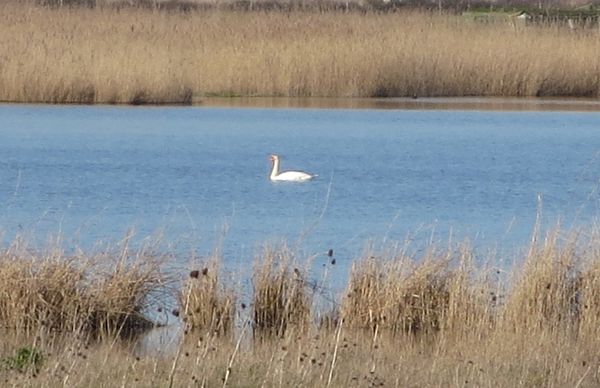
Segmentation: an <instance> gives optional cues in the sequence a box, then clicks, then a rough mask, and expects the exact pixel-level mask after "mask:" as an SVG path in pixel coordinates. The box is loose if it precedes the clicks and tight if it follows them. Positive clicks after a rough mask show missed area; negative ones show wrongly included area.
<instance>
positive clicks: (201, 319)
mask: <svg viewBox="0 0 600 388" xmlns="http://www.w3.org/2000/svg"><path fill="white" fill-rule="evenodd" d="M219 263H220V262H219V259H217V258H213V259H212V260H210V261H209V262H208V263H207V266H205V267H203V268H202V269H201V270H192V271H191V272H190V276H189V280H188V284H187V286H186V288H185V290H184V291H182V293H181V295H180V296H179V300H180V302H179V303H180V306H181V307H182V308H183V314H184V321H185V323H186V327H187V329H188V330H190V331H201V332H203V333H208V334H210V335H219V336H223V335H229V334H231V333H232V332H233V328H234V323H235V315H236V296H235V292H234V291H233V290H232V289H227V288H226V286H225V284H224V283H223V282H220V281H219Z"/></svg>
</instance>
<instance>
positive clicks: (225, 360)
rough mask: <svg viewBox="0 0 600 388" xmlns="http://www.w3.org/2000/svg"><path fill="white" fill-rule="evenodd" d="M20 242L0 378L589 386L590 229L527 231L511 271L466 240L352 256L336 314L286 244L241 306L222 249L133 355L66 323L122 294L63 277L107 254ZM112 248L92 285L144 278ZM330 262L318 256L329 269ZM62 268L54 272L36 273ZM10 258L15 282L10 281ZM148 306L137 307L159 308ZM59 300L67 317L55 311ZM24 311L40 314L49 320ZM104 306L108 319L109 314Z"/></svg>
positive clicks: (124, 340) (598, 359) (7, 382)
mask: <svg viewBox="0 0 600 388" xmlns="http://www.w3.org/2000/svg"><path fill="white" fill-rule="evenodd" d="M27 252H30V250H27V249H22V245H18V244H16V246H13V247H11V248H9V249H8V250H7V251H5V252H4V253H3V256H2V257H3V260H4V262H3V265H2V266H0V276H2V278H3V279H4V281H7V280H8V279H10V278H15V279H20V280H21V281H23V282H24V279H27V282H26V284H28V286H27V287H26V289H27V290H29V291H28V294H25V295H26V296H25V297H23V296H22V295H23V293H24V292H25V291H24V290H25V287H22V288H19V286H18V283H19V282H18V281H17V283H11V284H12V286H10V288H9V287H5V288H3V289H1V290H0V303H1V304H2V306H3V307H2V310H1V311H2V312H3V315H2V316H1V317H0V318H1V319H2V321H1V322H2V326H3V327H4V329H3V332H2V337H1V338H2V340H0V381H2V382H3V386H23V385H28V386H60V385H68V386H81V387H83V386H227V385H229V386H242V387H258V386H334V387H342V386H356V387H365V386H373V387H374V386H398V387H421V386H449V385H457V386H495V387H496V386H500V387H517V386H522V387H546V386H559V387H573V386H579V387H592V386H598V385H599V384H600V353H599V351H598V349H600V335H599V334H600V299H599V298H598V295H599V294H600V271H599V268H600V240H599V237H598V233H596V232H593V231H592V233H591V235H587V234H585V233H583V232H580V233H576V234H574V233H569V234H564V233H560V232H558V231H556V232H552V233H549V234H548V235H547V236H546V238H545V239H543V240H542V241H539V242H537V241H535V239H534V242H533V243H532V245H531V247H529V248H528V249H527V251H526V252H525V255H524V258H523V259H522V260H519V263H518V264H516V265H515V268H514V273H511V272H510V271H508V272H507V271H506V269H500V268H495V267H492V266H489V267H488V266H486V265H485V264H484V263H483V262H482V258H481V257H480V258H478V259H477V260H475V252H474V250H473V249H471V248H470V247H469V246H468V245H465V244H463V245H460V246H457V247H450V248H444V249H441V248H440V247H436V246H432V247H429V248H428V249H426V250H425V251H423V252H424V253H420V254H413V253H410V251H409V250H408V248H404V249H400V250H398V249H396V250H390V251H386V252H368V253H366V254H365V255H364V257H363V258H361V259H359V260H357V261H356V262H355V264H354V266H353V269H352V270H351V273H350V276H349V278H348V285H347V289H346V290H345V291H344V292H343V294H342V295H340V296H339V298H337V299H336V300H335V301H334V302H333V303H332V304H330V305H329V306H330V307H331V309H324V308H322V307H321V308H317V307H315V306H317V305H318V304H317V303H316V300H317V299H318V298H320V297H321V296H322V294H321V293H320V292H319V290H321V289H322V288H323V287H324V286H325V282H324V281H323V279H325V278H323V279H321V280H320V281H315V280H311V279H312V277H311V276H310V275H309V272H310V270H309V268H310V260H309V261H308V263H305V262H304V261H299V260H298V259H297V258H296V257H294V255H293V253H292V252H290V251H289V250H287V249H285V248H279V249H267V250H265V251H264V252H263V253H261V254H260V255H258V258H257V260H256V263H255V266H254V273H253V275H252V287H251V288H252V290H253V292H252V296H251V297H250V299H245V298H244V300H245V301H246V302H247V303H249V305H245V304H244V303H241V302H240V300H241V298H237V297H236V295H238V296H239V295H240V293H241V291H239V290H236V289H235V287H234V284H232V281H231V278H227V279H226V280H224V279H223V278H222V277H221V276H220V274H221V273H222V271H219V269H218V267H219V260H218V259H210V260H209V261H208V262H198V263H192V266H193V267H196V266H197V267H196V268H197V269H192V270H191V271H190V272H189V276H186V277H185V279H183V283H182V284H181V288H180V290H181V291H178V292H176V294H177V296H176V299H177V300H178V301H179V307H178V308H176V309H174V310H173V311H172V312H170V314H171V315H172V316H175V317H179V319H180V323H181V330H180V336H176V337H175V338H174V339H172V342H170V343H160V342H159V343H155V344H154V348H153V349H152V350H151V351H147V350H146V351H141V350H140V345H139V344H138V340H136V338H135V337H123V336H118V335H116V334H118V333H115V332H114V331H113V332H105V335H104V336H97V335H96V336H92V335H90V331H89V327H90V326H88V325H82V324H79V325H72V324H68V322H72V321H78V322H79V321H81V322H86V320H85V319H87V317H89V313H88V310H82V309H81V307H79V305H78V304H77V303H76V302H77V301H79V300H81V299H86V300H87V301H88V302H87V304H86V306H95V310H94V311H97V312H102V311H114V310H110V309H106V308H104V309H103V307H102V306H105V305H103V304H102V303H100V302H101V301H105V300H107V299H111V300H113V301H117V300H120V298H121V297H123V296H126V295H130V294H131V291H130V290H131V288H127V287H105V288H100V289H99V290H98V291H97V292H96V293H95V294H93V295H92V296H90V294H86V292H85V290H87V289H88V288H86V287H85V286H86V285H88V284H91V283H88V282H89V281H90V280H88V281H87V282H86V281H83V280H82V281H83V283H81V284H80V287H73V286H71V284H72V282H68V281H67V282H66V281H65V278H66V279H70V278H71V277H75V278H77V279H88V276H89V274H90V273H96V272H95V271H92V272H90V268H97V265H98V264H99V263H105V262H106V260H107V257H106V256H104V257H101V256H82V257H79V258H78V260H74V261H69V260H67V259H68V258H66V257H63V256H62V255H60V254H58V253H57V252H56V251H53V252H55V254H54V255H53V256H52V255H47V254H46V255H43V256H41V257H40V256H39V255H35V254H29V255H28V254H27ZM118 252H121V254H119V255H118V256H117V257H119V258H120V259H119V260H118V261H117V262H118V263H121V267H117V270H112V271H108V272H104V273H102V275H101V276H94V277H92V278H90V279H98V278H100V279H104V282H99V283H98V284H104V283H105V282H106V281H107V280H108V279H113V278H114V274H115V273H120V276H119V278H120V279H127V280H123V281H121V282H119V284H139V283H140V280H139V279H140V278H139V273H140V269H141V268H146V267H145V265H146V264H145V263H146V261H147V260H142V261H139V260H137V258H141V257H145V258H146V259H147V257H148V255H144V254H142V253H143V252H140V253H135V252H131V251H128V250H123V249H121V250H120V251H118ZM123 252H124V253H123ZM100 257H101V258H100ZM334 258H335V256H334V255H333V252H329V257H328V260H329V264H328V265H329V266H333V265H335V262H334V261H333V259H334ZM7 261H9V262H10V263H12V266H9V265H5V264H6V262H7ZM490 261H492V259H490ZM61 262H64V263H65V266H59V267H57V268H58V270H56V271H47V270H46V268H47V266H48V263H54V264H58V263H61ZM126 264H127V265H126ZM304 264H307V265H304ZM7 268H8V269H7ZM15 268H20V269H21V271H20V272H19V271H17V272H18V273H21V274H23V275H20V276H21V277H17V276H13V275H11V276H8V275H7V274H8V273H10V274H14V273H16V272H15ZM65 268H69V269H66V270H65ZM109 268H113V267H112V266H109ZM119 268H120V269H119ZM81 269H85V270H84V271H81ZM28 273H29V274H35V277H31V276H30V275H25V274H28ZM57 273H60V274H63V275H64V276H57V275H56V274H57ZM150 273H152V274H154V275H153V276H152V277H149V278H150V279H154V280H152V281H147V282H146V283H145V284H146V287H145V288H143V290H144V291H143V292H138V293H136V295H137V296H138V298H137V299H136V300H138V301H140V302H141V303H147V302H148V297H149V296H150V294H152V293H155V292H156V291H157V290H159V289H164V283H163V284H162V285H161V282H160V281H157V280H156V279H158V278H160V279H163V278H162V277H161V276H158V275H157V274H160V273H161V272H160V271H156V270H152V271H150ZM67 275H69V276H67ZM28 276H29V277H28ZM144 279H148V277H144ZM48 290H52V292H49V291H48ZM48 295H53V296H56V295H60V296H61V298H62V299H61V302H60V303H56V304H54V305H53V304H52V303H53V301H54V299H49V298H48ZM82 296H86V298H83V297H82ZM130 300H131V299H130ZM7 301H11V303H8V302H7ZM126 306H130V307H128V309H125V308H124V307H122V308H121V312H120V315H119V317H121V321H120V322H121V325H123V324H124V323H123V322H128V321H127V317H130V316H131V317H137V316H139V313H140V311H139V308H135V307H132V306H136V304H131V303H128V304H126ZM144 306H146V309H145V311H146V312H147V311H149V310H151V309H153V308H154V309H155V308H156V305H155V304H152V303H150V304H145V305H144ZM160 306H162V305H160ZM161 308H162V307H159V309H161ZM56 309H59V310H58V311H59V312H60V313H61V314H62V315H56V314H54V315H53V314H50V312H52V311H56ZM24 311H33V312H38V311H42V312H45V315H44V318H45V320H44V321H38V320H32V319H31V317H32V316H33V317H37V316H38V315H36V314H39V313H35V314H34V313H31V312H29V313H24ZM97 315H98V314H97ZM63 316H64V317H67V318H68V319H66V320H65V319H63ZM99 316H101V317H104V318H102V320H101V322H107V318H106V317H107V315H102V314H100V315H99ZM73 317H81V318H77V319H74V318H73ZM84 318H85V319H84ZM78 319H79V320H78ZM174 319H175V318H174ZM25 323H27V326H25ZM52 323H54V324H52ZM175 329H176V327H175ZM138 332H141V330H138Z"/></svg>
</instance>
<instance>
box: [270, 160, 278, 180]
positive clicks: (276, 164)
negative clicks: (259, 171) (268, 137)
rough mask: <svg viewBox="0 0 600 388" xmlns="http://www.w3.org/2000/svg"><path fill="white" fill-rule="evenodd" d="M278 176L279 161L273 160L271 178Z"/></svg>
mask: <svg viewBox="0 0 600 388" xmlns="http://www.w3.org/2000/svg"><path fill="white" fill-rule="evenodd" d="M277 175H279V159H274V160H273V168H271V178H275V177H276V176H277Z"/></svg>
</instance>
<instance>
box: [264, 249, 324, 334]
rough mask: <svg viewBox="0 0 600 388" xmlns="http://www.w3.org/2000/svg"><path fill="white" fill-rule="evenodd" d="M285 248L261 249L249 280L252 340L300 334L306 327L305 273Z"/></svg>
mask: <svg viewBox="0 0 600 388" xmlns="http://www.w3.org/2000/svg"><path fill="white" fill-rule="evenodd" d="M300 268H301V267H300V266H299V263H298V262H297V261H296V260H295V258H294V256H293V254H292V253H291V252H290V251H289V250H288V249H287V248H285V247H283V248H280V249H273V248H265V250H264V252H263V254H262V255H260V256H259V257H258V258H257V260H256V263H255V267H254V274H253V279H252V286H253V302H252V315H253V317H252V323H253V329H254V333H255V336H256V337H259V338H260V337H263V336H271V335H276V336H283V335H284V334H285V333H286V331H288V330H290V329H293V330H294V331H297V332H302V331H304V330H305V329H306V327H307V326H308V325H309V324H310V317H311V311H310V310H311V304H312V303H311V300H310V296H309V294H308V288H307V287H308V283H307V280H308V279H307V276H308V274H307V271H306V270H305V269H304V268H303V269H300Z"/></svg>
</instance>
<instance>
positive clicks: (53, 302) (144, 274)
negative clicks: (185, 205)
mask: <svg viewBox="0 0 600 388" xmlns="http://www.w3.org/2000/svg"><path fill="white" fill-rule="evenodd" d="M165 280H166V277H165V276H163V275H162V274H161V272H160V265H159V263H158V262H157V261H156V260H154V259H153V258H152V257H148V256H145V255H138V254H133V255H130V254H129V253H128V251H127V249H126V248H125V249H124V250H122V251H119V252H112V253H108V252H107V253H102V254H97V255H75V256H67V255H65V254H64V253H63V252H62V251H60V250H59V249H48V250H46V251H42V252H38V251H35V250H29V249H27V248H25V247H23V246H20V244H19V243H16V244H14V245H13V246H11V247H9V248H7V249H5V250H3V251H1V252H0V326H1V327H3V328H5V329H10V330H13V331H14V332H15V333H17V334H27V333H29V334H31V333H37V332H40V331H43V330H47V331H51V332H61V333H82V334H84V335H86V336H90V337H98V336H100V335H105V334H106V335H115V334H125V333H128V332H132V331H138V330H140V329H143V328H148V327H151V326H152V322H151V321H150V320H149V319H148V318H146V316H145V315H144V312H145V311H146V309H147V306H148V304H150V303H152V302H153V301H152V300H151V299H150V298H151V297H152V296H153V295H156V293H157V292H161V291H160V289H162V288H163V287H164V286H165Z"/></svg>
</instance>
